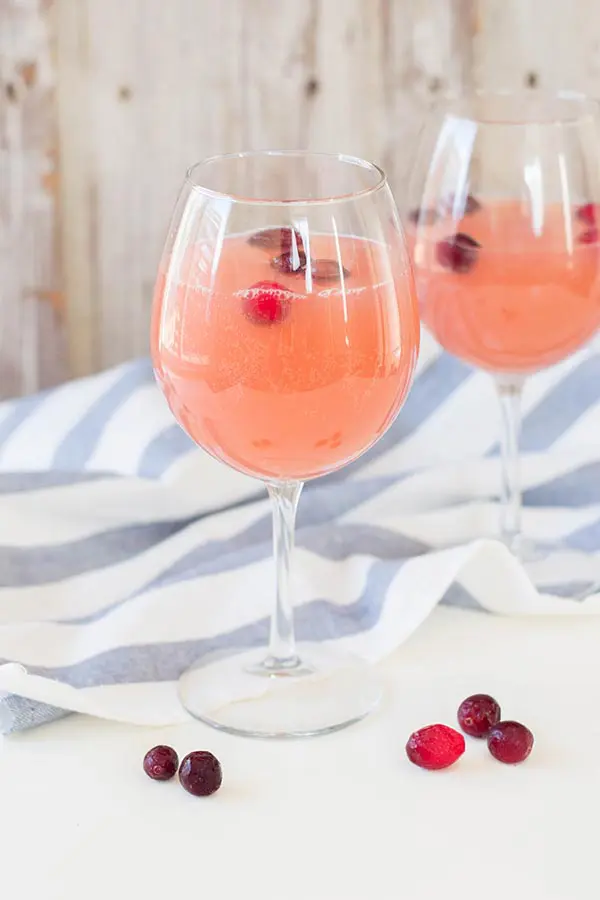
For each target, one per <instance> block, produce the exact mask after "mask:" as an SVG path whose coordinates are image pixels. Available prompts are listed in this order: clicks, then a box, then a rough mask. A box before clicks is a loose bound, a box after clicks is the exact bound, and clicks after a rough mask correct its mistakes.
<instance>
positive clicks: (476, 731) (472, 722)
mask: <svg viewBox="0 0 600 900" xmlns="http://www.w3.org/2000/svg"><path fill="white" fill-rule="evenodd" d="M499 721H500V706H499V704H498V703H497V701H496V700H494V698H493V697H490V695H489V694H473V696H472V697H467V699H466V700H463V702H462V703H461V704H460V706H459V707H458V724H459V725H460V727H461V728H462V730H463V731H464V732H465V733H466V734H469V735H471V737H478V738H481V737H485V736H486V735H487V733H488V732H489V730H490V728H491V727H492V726H493V725H496V723H497V722H499Z"/></svg>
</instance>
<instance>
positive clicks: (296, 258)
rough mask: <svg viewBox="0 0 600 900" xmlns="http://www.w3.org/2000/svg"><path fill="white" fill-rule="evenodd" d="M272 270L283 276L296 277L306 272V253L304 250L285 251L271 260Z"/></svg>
mask: <svg viewBox="0 0 600 900" xmlns="http://www.w3.org/2000/svg"><path fill="white" fill-rule="evenodd" d="M271 266H272V268H273V269H277V271H278V272H281V273H282V274H284V275H297V274H301V273H302V272H304V271H305V270H306V253H305V252H304V250H286V251H285V253H281V254H280V255H279V256H274V257H273V259H272V260H271Z"/></svg>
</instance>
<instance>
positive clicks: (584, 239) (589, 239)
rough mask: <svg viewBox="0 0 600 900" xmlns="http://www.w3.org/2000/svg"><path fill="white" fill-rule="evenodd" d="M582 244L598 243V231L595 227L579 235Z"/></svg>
mask: <svg viewBox="0 0 600 900" xmlns="http://www.w3.org/2000/svg"><path fill="white" fill-rule="evenodd" d="M578 241H579V243H580V244H595V243H597V241H598V229H597V228H596V227H595V226H592V227H591V228H588V229H587V231H584V232H583V234H580V235H579V238H578Z"/></svg>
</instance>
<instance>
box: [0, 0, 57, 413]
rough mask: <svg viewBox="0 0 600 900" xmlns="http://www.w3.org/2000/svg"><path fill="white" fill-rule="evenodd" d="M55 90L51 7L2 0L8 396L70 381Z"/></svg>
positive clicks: (2, 335) (1, 297)
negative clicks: (67, 378) (58, 199)
mask: <svg viewBox="0 0 600 900" xmlns="http://www.w3.org/2000/svg"><path fill="white" fill-rule="evenodd" d="M54 84H55V70H54V66H53V61H52V57H51V23H50V21H49V19H48V10H47V9H46V8H45V4H44V3H43V2H41V0H29V2H25V0H0V396H10V395H12V394H18V393H26V392H28V391H32V390H35V389H37V388H38V387H39V386H40V385H50V384H53V383H55V382H58V381H60V380H62V379H63V378H64V377H65V376H66V375H67V367H66V360H65V353H64V329H63V316H62V313H63V296H62V293H61V291H60V284H59V272H58V255H57V253H56V215H57V212H56V209H57V203H56V196H57V184H58V160H57V152H56V124H55V116H54Z"/></svg>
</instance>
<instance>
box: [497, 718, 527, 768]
mask: <svg viewBox="0 0 600 900" xmlns="http://www.w3.org/2000/svg"><path fill="white" fill-rule="evenodd" d="M488 748H489V751H490V753H491V754H492V756H493V757H495V758H496V759H497V760H499V762H502V763H508V764H509V765H516V763H521V762H523V761H524V760H526V759H527V757H528V756H529V754H530V753H531V750H532V748H533V735H532V733H531V731H530V730H529V728H526V727H525V726H524V725H521V723H520V722H498V724H497V725H494V727H493V728H492V729H491V731H490V733H489V735H488Z"/></svg>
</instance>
